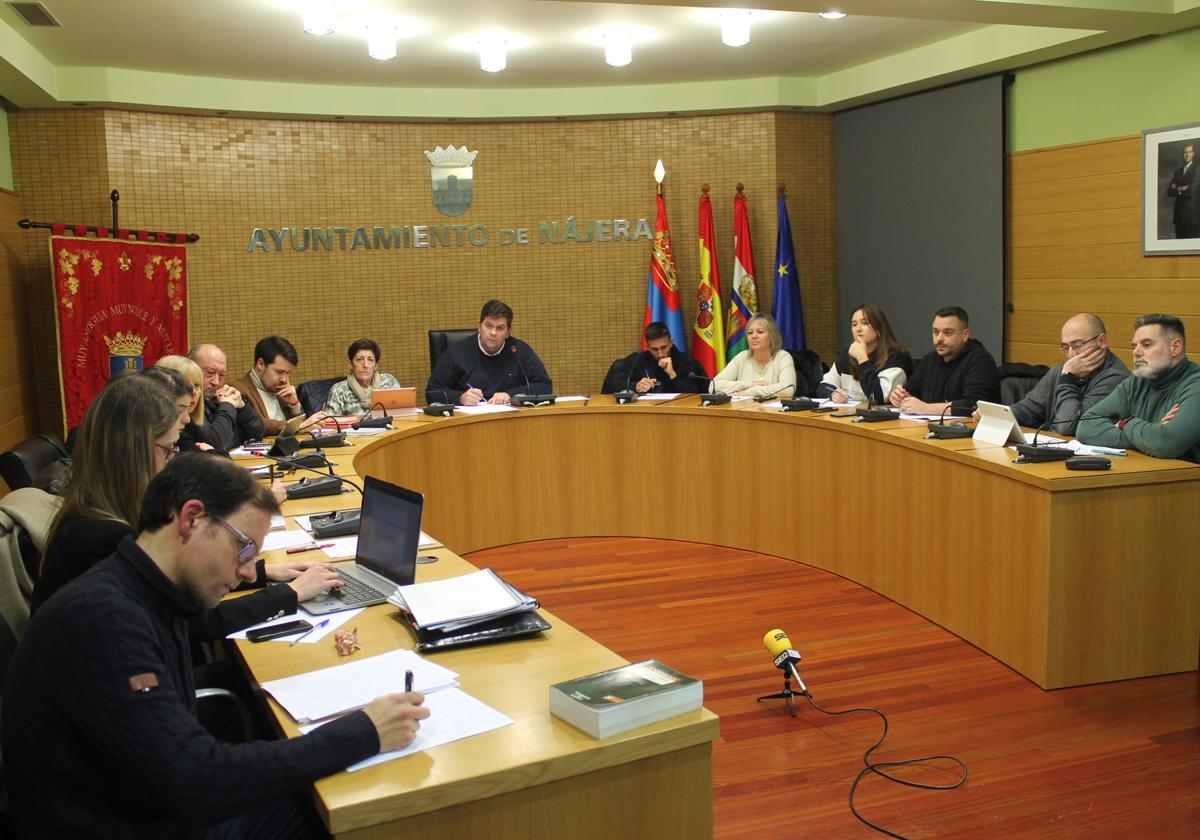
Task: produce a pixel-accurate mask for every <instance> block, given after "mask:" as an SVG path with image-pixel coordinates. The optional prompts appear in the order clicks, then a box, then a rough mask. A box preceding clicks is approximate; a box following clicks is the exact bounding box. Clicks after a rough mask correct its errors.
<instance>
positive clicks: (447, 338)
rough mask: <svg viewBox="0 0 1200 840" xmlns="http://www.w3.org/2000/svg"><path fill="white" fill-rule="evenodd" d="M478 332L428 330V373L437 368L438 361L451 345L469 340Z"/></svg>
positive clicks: (468, 330)
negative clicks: (465, 339)
mask: <svg viewBox="0 0 1200 840" xmlns="http://www.w3.org/2000/svg"><path fill="white" fill-rule="evenodd" d="M477 332H478V330H475V329H466V330H430V331H429V372H430V374H432V373H433V369H434V368H435V367H437V363H438V359H440V358H441V356H442V354H443V353H445V352H446V350H447V349H448V348H449V347H450V345H451V344H457V343H458V342H460V341H462V340H463V339H464V338H470V337H471V336H473V335H475V333H477Z"/></svg>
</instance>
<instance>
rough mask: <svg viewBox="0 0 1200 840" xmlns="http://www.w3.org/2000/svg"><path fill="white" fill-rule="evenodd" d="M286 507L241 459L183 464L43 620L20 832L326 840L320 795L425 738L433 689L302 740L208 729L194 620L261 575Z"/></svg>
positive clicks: (34, 649)
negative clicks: (312, 797) (235, 739)
mask: <svg viewBox="0 0 1200 840" xmlns="http://www.w3.org/2000/svg"><path fill="white" fill-rule="evenodd" d="M277 510H278V506H277V505H276V503H275V500H274V498H273V497H272V496H271V495H270V493H269V492H268V491H267V490H266V489H265V488H263V487H261V486H260V485H259V484H258V483H257V482H256V481H255V480H254V479H253V478H252V477H251V476H250V475H249V473H248V472H247V471H246V470H245V469H243V468H242V467H240V466H238V465H236V464H234V463H233V462H231V461H229V460H227V459H224V458H214V457H212V456H210V455H203V454H186V455H180V456H178V457H173V458H172V459H171V461H170V463H169V464H168V465H167V467H166V468H165V469H164V470H163V471H162V472H160V473H159V474H158V475H157V476H155V477H154V479H153V480H152V481H151V482H150V486H149V487H148V488H147V490H146V494H145V497H144V498H143V501H142V508H141V513H140V516H139V520H138V531H137V535H136V539H135V538H134V537H133V536H128V537H126V538H125V539H124V540H123V541H122V542H121V543H120V545H119V546H118V548H117V551H116V553H115V554H113V555H112V556H111V557H109V558H108V559H107V560H104V561H102V562H101V563H99V564H98V565H96V566H95V567H94V568H93V569H91V570H90V571H89V572H87V573H86V574H84V575H82V576H81V577H79V578H77V579H76V580H75V581H73V582H72V583H70V584H68V585H67V586H65V587H64V588H63V589H62V590H60V591H59V592H58V594H57V595H56V596H55V597H54V598H52V599H50V600H49V601H47V603H46V605H45V606H44V607H43V608H42V609H41V610H40V611H38V613H37V614H36V615H35V616H34V618H33V620H32V621H31V622H30V624H29V627H28V629H27V631H26V633H25V636H24V637H23V638H22V640H21V644H20V646H19V648H18V650H17V653H16V655H15V656H14V658H13V661H12V666H11V668H10V670H9V673H8V675H7V680H6V685H5V690H4V716H3V721H2V722H0V746H2V748H3V754H4V760H5V763H6V765H7V767H6V768H5V769H6V770H7V772H6V774H5V775H6V777H7V782H8V790H9V796H10V813H11V816H12V819H13V822H14V824H15V827H16V829H17V832H16V833H17V836H38V837H42V836H56V837H58V836H64V837H71V836H73V837H85V836H86V837H98V836H102V837H134V836H137V837H149V836H154V837H220V838H267V837H271V838H275V837H279V838H285V837H286V838H304V837H320V836H327V835H324V832H323V830H322V827H321V825H320V823H319V821H318V820H317V818H316V814H315V812H313V810H312V805H311V803H310V802H309V801H308V799H307V798H306V797H304V796H303V793H304V791H305V790H306V788H307V786H308V785H309V784H311V783H312V782H313V781H315V780H317V779H319V778H322V777H323V776H327V775H330V774H332V773H336V772H338V771H340V770H343V769H345V768H346V767H347V766H349V765H350V764H353V763H355V762H357V761H360V760H362V759H364V758H368V757H370V756H372V755H375V754H376V753H378V752H381V751H387V750H394V749H399V748H401V747H404V746H407V745H408V744H409V743H411V742H412V740H413V738H414V737H415V735H416V730H417V729H418V728H419V726H420V720H421V719H422V718H426V717H428V716H429V712H428V710H427V709H426V708H425V707H424V706H423V705H422V703H423V702H424V697H423V696H422V695H421V694H420V693H419V692H409V693H399V694H392V695H387V696H384V697H380V698H377V699H376V700H374V701H372V702H371V703H369V704H368V705H367V706H366V707H365V708H364V709H363V710H362V711H359V712H354V713H352V714H349V715H346V716H345V717H342V718H339V719H338V720H336V721H333V722H331V723H327V724H325V725H324V726H321V727H320V728H318V729H316V730H314V731H313V732H312V733H310V734H308V735H305V736H301V737H299V738H292V739H290V740H282V741H270V742H268V741H255V742H251V743H245V744H232V743H226V742H223V741H220V740H218V739H217V738H215V737H213V736H212V735H211V734H209V733H208V731H207V730H205V729H204V728H203V727H202V726H201V725H200V723H199V721H198V720H197V718H196V701H195V697H194V692H193V678H192V658H191V654H190V647H189V644H188V642H189V640H188V631H187V619H188V618H189V616H192V615H194V614H195V613H196V612H197V611H199V610H200V609H202V608H211V607H213V606H215V605H216V604H217V603H218V602H219V601H221V599H222V598H224V597H225V596H226V595H227V594H229V592H231V591H232V590H233V589H234V588H236V587H237V585H238V584H239V583H240V582H242V581H243V580H252V579H253V578H254V576H255V571H254V558H255V556H256V555H257V554H258V549H259V546H260V545H261V544H262V541H263V539H264V538H265V536H266V534H267V531H268V529H269V527H270V520H271V514H272V513H273V512H275V511H277Z"/></svg>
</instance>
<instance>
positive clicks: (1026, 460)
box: [1017, 443, 1075, 464]
mask: <svg viewBox="0 0 1200 840" xmlns="http://www.w3.org/2000/svg"><path fill="white" fill-rule="evenodd" d="M1017 454H1018V455H1019V456H1020V459H1019V461H1020V463H1022V464H1045V463H1047V462H1049V461H1065V460H1067V459H1068V458H1070V457H1072V456H1073V455H1074V454H1075V453H1074V452H1072V451H1071V450H1070V449H1067V447H1065V446H1026V445H1025V444H1023V443H1022V444H1018V446H1017Z"/></svg>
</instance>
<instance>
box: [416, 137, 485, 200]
mask: <svg viewBox="0 0 1200 840" xmlns="http://www.w3.org/2000/svg"><path fill="white" fill-rule="evenodd" d="M477 154H479V152H477V151H476V152H469V151H467V147H466V145H462V146H459V147H458V148H457V149H456V148H454V145H453V144H451V145H449V146H447V147H446V148H444V149H443V148H442V147H441V146H438V147H437V148H436V149H434V150H433V151H432V152H428V151H427V152H425V157H427V158H428V159H429V163H430V166H432V169H431V170H430V172H429V178H430V180H431V181H432V182H433V206H434V207H436V208H437V209H438V210H439V211H441V213H442V215H445V216H461V215H462V214H463V213H466V212H467V211H468V210H469V209H471V199H472V198H473V197H474V190H473V188H472V186H471V176H472V171H473V170H472V166H471V164H472V163H474V162H475V156H476V155H477Z"/></svg>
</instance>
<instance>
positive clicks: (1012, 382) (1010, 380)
mask: <svg viewBox="0 0 1200 840" xmlns="http://www.w3.org/2000/svg"><path fill="white" fill-rule="evenodd" d="M996 372H997V373H999V374H1000V402H1001V403H1002V404H1004V405H1012V404H1013V403H1019V402H1020V401H1021V400H1022V399H1024V398H1025V395H1026V394H1028V393H1029V392H1030V391H1032V390H1033V389H1034V387H1036V386H1037V384H1038V382H1040V381H1041V379H1042V377H1043V376H1045V375H1046V374H1047V373H1049V372H1050V368H1049V366H1047V365H1029V364H1025V363H1024V362H1005V363H1004V364H1002V365H997V367H996Z"/></svg>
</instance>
